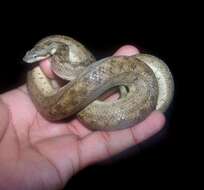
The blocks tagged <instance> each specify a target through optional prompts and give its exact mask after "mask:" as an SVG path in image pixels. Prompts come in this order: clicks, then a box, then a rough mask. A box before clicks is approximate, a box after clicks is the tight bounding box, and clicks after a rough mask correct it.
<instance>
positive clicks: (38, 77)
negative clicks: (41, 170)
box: [23, 35, 174, 131]
mask: <svg viewBox="0 0 204 190" xmlns="http://www.w3.org/2000/svg"><path fill="white" fill-rule="evenodd" d="M46 59H48V60H49V61H50V63H51V69H52V71H53V72H54V74H55V75H56V76H57V77H59V78H61V79H63V80H64V81H66V83H65V84H64V85H58V83H57V82H56V80H52V79H50V78H48V77H47V76H46V74H45V73H44V72H43V71H42V70H41V68H40V66H39V65H36V66H35V67H32V69H30V70H29V71H28V74H27V83H26V84H27V89H28V92H29V94H30V97H31V99H32V101H33V103H34V105H35V107H36V108H37V110H38V111H39V112H40V114H41V115H42V116H43V117H45V118H46V119H47V120H49V121H53V122H57V121H61V120H64V119H66V118H70V117H72V116H74V115H76V116H77V118H78V119H79V120H80V121H81V122H82V123H83V124H84V125H85V126H86V127H87V128H88V129H90V130H104V131H112V130H120V129H125V128H129V127H132V126H133V125H135V124H138V123H140V122H142V121H143V120H145V119H146V118H147V117H148V116H149V115H150V114H151V112H153V111H154V110H158V111H161V112H165V111H166V110H167V109H168V107H169V105H170V103H171V101H172V98H173V95H174V80H173V76H172V74H171V72H170V69H169V67H168V66H167V64H166V63H165V62H164V61H162V60H161V59H159V58H157V57H156V56H153V55H150V54H145V53H139V54H136V55H131V56H122V55H120V56H109V57H105V58H102V59H100V60H96V59H95V57H94V56H93V54H92V53H91V52H90V51H89V50H88V49H87V48H86V47H85V46H84V45H82V44H81V43H80V42H78V41H76V40H75V39H73V38H71V37H68V36H64V35H51V36H47V37H45V38H43V39H41V40H40V41H38V42H37V43H36V44H35V45H34V47H33V48H31V49H30V50H29V51H27V52H26V54H25V56H24V57H23V61H24V62H26V63H29V64H34V63H39V62H40V61H42V60H46ZM111 89H118V90H119V92H120V97H119V98H118V99H116V100H112V101H104V100H100V99H99V97H100V96H101V95H103V94H104V93H106V92H107V91H109V90H111Z"/></svg>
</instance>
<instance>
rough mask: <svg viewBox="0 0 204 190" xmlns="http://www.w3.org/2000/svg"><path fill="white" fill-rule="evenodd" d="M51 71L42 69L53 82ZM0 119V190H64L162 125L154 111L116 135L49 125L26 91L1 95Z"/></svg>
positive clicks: (126, 51) (124, 51) (129, 50)
mask: <svg viewBox="0 0 204 190" xmlns="http://www.w3.org/2000/svg"><path fill="white" fill-rule="evenodd" d="M136 53H138V50H137V49H136V48H135V47H133V46H124V47H122V48H120V49H119V50H118V51H117V52H116V54H115V55H132V54H136ZM49 65H50V64H49V63H48V61H44V62H43V63H41V68H42V69H43V71H44V72H45V73H46V74H47V75H48V76H49V77H50V78H52V77H53V74H52V72H51V70H50V69H49V67H50V66H49ZM112 98H114V97H113V96H112ZM0 116H1V120H0V163H1V164H0V189H4V190H7V189H9V190H12V189H24V190H26V189H29V190H31V189H33V190H35V189H37V190H41V189H43V190H46V189H49V190H52V189H53V190H56V189H60V188H63V187H64V186H65V184H66V183H67V181H68V180H69V179H70V178H71V176H72V175H74V174H75V173H76V172H78V171H79V170H81V169H83V168H84V167H86V166H88V165H90V164H93V163H95V162H98V161H101V160H103V159H106V158H109V157H111V156H112V155H115V154H117V153H119V152H121V151H123V150H125V149H127V148H128V147H130V146H133V145H136V144H138V143H140V142H142V141H144V140H146V139H147V138H149V137H150V136H152V135H154V134H155V133H156V132H158V131H159V130H160V129H161V128H162V126H163V125H164V122H165V118H164V116H163V115H162V114H161V113H160V112H157V111H154V112H153V113H152V114H151V115H150V116H149V117H148V118H147V119H146V120H145V121H143V122H141V123H140V124H138V125H137V126H134V127H132V128H128V129H124V130H120V131H111V132H104V131H94V132H93V131H90V130H88V129H87V128H85V127H84V126H83V125H82V124H81V123H80V122H79V121H78V120H77V119H76V118H74V119H72V120H71V121H69V122H68V123H52V122H49V121H47V120H45V119H44V118H43V117H42V116H41V115H40V114H39V113H38V112H37V110H36V109H35V106H34V105H33V103H32V102H31V100H30V97H29V95H28V92H27V89H26V86H25V85H24V86H21V87H19V88H17V89H14V90H12V91H9V92H6V93H4V94H2V95H1V99H0ZM121 139H123V140H122V141H121Z"/></svg>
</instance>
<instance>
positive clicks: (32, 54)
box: [23, 42, 58, 63]
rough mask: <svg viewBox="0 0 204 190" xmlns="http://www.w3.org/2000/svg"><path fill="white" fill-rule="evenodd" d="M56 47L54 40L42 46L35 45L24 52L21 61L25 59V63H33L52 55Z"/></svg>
mask: <svg viewBox="0 0 204 190" xmlns="http://www.w3.org/2000/svg"><path fill="white" fill-rule="evenodd" d="M57 49H58V44H57V43H55V42H52V43H50V44H47V45H44V46H42V45H36V46H35V47H34V48H32V49H31V50H29V51H27V52H26V54H25V56H24V57H23V61H25V62H26V63H35V62H38V61H42V60H44V59H47V58H49V57H50V56H52V55H54V54H55V52H56V51H57Z"/></svg>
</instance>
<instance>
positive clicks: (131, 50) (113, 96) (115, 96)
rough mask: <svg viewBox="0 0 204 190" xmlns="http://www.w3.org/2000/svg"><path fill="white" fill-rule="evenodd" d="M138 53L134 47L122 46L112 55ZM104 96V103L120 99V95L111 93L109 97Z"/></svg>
mask: <svg viewBox="0 0 204 190" xmlns="http://www.w3.org/2000/svg"><path fill="white" fill-rule="evenodd" d="M138 53H139V50H138V49H137V48H136V47H135V46H132V45H124V46H122V47H121V48H119V49H118V50H117V51H116V52H115V53H114V56H119V55H125V56H131V55H135V54H138ZM105 96H106V97H107V98H106V100H105V101H113V100H117V99H118V98H119V97H120V94H119V93H114V94H113V93H112V94H110V95H105Z"/></svg>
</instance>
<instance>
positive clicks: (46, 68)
mask: <svg viewBox="0 0 204 190" xmlns="http://www.w3.org/2000/svg"><path fill="white" fill-rule="evenodd" d="M40 68H41V69H42V71H43V72H44V73H45V75H46V76H47V77H48V78H50V79H54V78H55V75H54V73H53V71H52V69H51V63H50V59H46V60H43V61H41V62H40Z"/></svg>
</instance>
